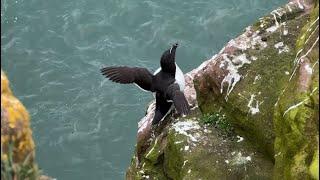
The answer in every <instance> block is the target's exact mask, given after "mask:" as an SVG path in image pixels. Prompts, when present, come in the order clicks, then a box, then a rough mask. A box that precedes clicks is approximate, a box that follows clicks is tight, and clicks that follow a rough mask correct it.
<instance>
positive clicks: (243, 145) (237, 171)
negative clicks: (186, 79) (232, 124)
mask: <svg viewBox="0 0 320 180" xmlns="http://www.w3.org/2000/svg"><path fill="white" fill-rule="evenodd" d="M223 134H224V132H223V130H219V129H215V128H214V126H204V125H200V124H199V119H196V118H191V119H178V120H176V121H175V122H174V123H172V124H170V125H169V126H167V127H166V128H165V129H164V130H163V131H162V133H161V135H159V136H157V137H156V138H155V139H152V144H151V146H150V147H149V148H148V149H147V151H146V152H145V155H144V157H143V158H142V160H141V161H140V162H139V165H138V164H137V161H136V159H135V158H134V159H133V161H132V165H131V167H130V168H129V170H128V172H127V179H175V180H179V179H190V180H193V179H270V178H271V177H272V172H273V163H272V161H270V160H269V159H268V158H266V157H265V156H264V155H263V154H261V153H260V152H256V151H255V149H254V148H253V146H252V145H251V144H250V143H249V142H248V141H247V140H244V139H243V138H242V137H240V136H236V135H230V136H223Z"/></svg>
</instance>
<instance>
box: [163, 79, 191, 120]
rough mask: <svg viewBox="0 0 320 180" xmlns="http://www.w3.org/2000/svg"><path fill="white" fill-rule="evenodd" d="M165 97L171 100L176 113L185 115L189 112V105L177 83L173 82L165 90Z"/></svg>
mask: <svg viewBox="0 0 320 180" xmlns="http://www.w3.org/2000/svg"><path fill="white" fill-rule="evenodd" d="M166 96H167V99H169V100H172V101H173V104H174V106H175V108H176V109H177V111H178V113H180V114H184V115H187V114H189V113H190V106H189V104H188V101H187V99H186V97H185V96H184V94H183V92H181V91H180V88H179V85H178V84H177V83H173V84H171V85H170V86H168V88H167V90H166Z"/></svg>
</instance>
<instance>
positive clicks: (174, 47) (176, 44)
mask: <svg viewBox="0 0 320 180" xmlns="http://www.w3.org/2000/svg"><path fill="white" fill-rule="evenodd" d="M177 47H178V43H175V44H173V45H172V47H171V48H170V54H172V53H173V52H175V50H176V49H177ZM172 50H174V51H172Z"/></svg>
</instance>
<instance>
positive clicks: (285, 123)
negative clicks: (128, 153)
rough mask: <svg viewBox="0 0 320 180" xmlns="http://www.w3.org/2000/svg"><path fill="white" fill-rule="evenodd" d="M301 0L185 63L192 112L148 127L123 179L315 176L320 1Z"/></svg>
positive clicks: (317, 149)
mask: <svg viewBox="0 0 320 180" xmlns="http://www.w3.org/2000/svg"><path fill="white" fill-rule="evenodd" d="M306 2H308V3H309V4H303V3H301V2H300V1H299V2H298V1H292V2H290V3H288V4H286V5H285V6H283V7H281V8H278V9H276V10H274V11H272V12H271V13H270V15H267V16H265V17H263V18H260V19H259V21H257V22H256V23H254V24H253V26H249V27H248V28H246V29H245V31H244V32H243V33H242V34H241V35H239V36H238V37H237V38H235V39H233V40H231V41H229V42H228V43H227V44H226V46H225V47H224V48H223V49H222V50H221V51H220V52H219V53H218V54H217V55H215V56H214V57H212V59H210V60H208V61H205V62H204V63H203V64H202V65H200V66H199V67H198V68H197V69H194V70H193V71H191V72H190V73H188V74H187V75H186V81H187V82H186V89H187V90H185V95H186V98H187V99H188V101H189V103H190V102H192V103H190V104H192V105H193V114H192V115H190V116H188V117H184V118H173V117H172V116H169V117H168V118H166V120H165V125H160V126H159V127H157V128H155V129H154V128H153V129H152V128H149V129H148V130H149V131H148V132H150V133H145V134H148V136H147V135H145V136H144V137H148V138H144V140H143V141H138V142H137V144H138V145H139V144H143V145H144V146H143V148H139V147H140V146H137V150H136V154H135V156H134V158H133V159H132V163H131V165H130V167H129V169H128V171H127V174H126V177H127V179H175V180H176V179H177V180H179V179H319V166H318V162H319V148H318V143H319V136H318V133H319V129H318V125H319V115H318V113H319V87H318V84H319V75H318V73H319V52H318V47H319V45H318V41H319V36H318V31H319V30H318V29H319V26H318V24H319V23H318V21H319V18H318V17H319V15H318V14H319V13H318V12H319V11H318V5H317V4H318V3H317V1H304V3H306ZM302 6H304V8H302ZM312 6H314V7H315V8H313V9H314V10H312ZM195 92H196V93H195ZM146 117H148V118H147V120H149V121H150V118H152V116H151V113H150V112H147V116H146ZM145 120H146V119H145ZM149 121H145V122H149ZM146 129H147V128H146ZM143 132H147V131H143ZM140 133H141V132H140ZM151 134H152V135H151Z"/></svg>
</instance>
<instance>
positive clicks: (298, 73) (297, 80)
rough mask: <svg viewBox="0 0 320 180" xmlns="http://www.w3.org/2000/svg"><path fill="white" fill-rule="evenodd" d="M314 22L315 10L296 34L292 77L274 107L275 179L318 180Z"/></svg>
mask: <svg viewBox="0 0 320 180" xmlns="http://www.w3.org/2000/svg"><path fill="white" fill-rule="evenodd" d="M318 21H319V7H318V6H316V7H315V8H314V10H313V11H312V13H311V15H310V18H308V21H306V22H307V23H306V24H305V25H304V27H303V28H302V30H301V32H300V35H299V38H298V41H297V43H296V44H297V46H296V53H297V57H296V59H295V67H294V74H293V75H292V78H291V80H290V81H289V82H288V83H287V84H286V85H287V86H286V88H285V89H284V91H283V93H282V95H281V96H280V98H279V101H278V103H277V105H276V111H275V118H274V127H275V133H276V141H275V146H274V147H275V153H276V154H275V178H276V179H319V165H318V163H319V146H318V144H319V42H318V41H319V27H318V25H319V22H318Z"/></svg>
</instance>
